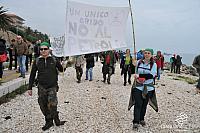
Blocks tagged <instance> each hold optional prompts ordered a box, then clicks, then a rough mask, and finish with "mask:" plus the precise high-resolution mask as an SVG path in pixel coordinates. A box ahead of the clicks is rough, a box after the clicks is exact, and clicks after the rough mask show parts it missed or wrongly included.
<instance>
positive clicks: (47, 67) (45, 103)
mask: <svg viewBox="0 0 200 133" xmlns="http://www.w3.org/2000/svg"><path fill="white" fill-rule="evenodd" d="M49 51H50V50H49V43H47V42H43V43H41V44H40V57H39V58H36V60H34V62H33V66H32V69H31V74H30V77H29V86H28V94H29V95H30V96H32V87H33V83H34V81H35V76H36V73H37V72H38V75H37V77H38V103H39V106H40V109H41V111H42V113H43V115H44V116H45V121H46V123H45V125H44V126H43V127H42V130H43V131H45V130H47V129H49V128H50V127H52V126H53V125H54V124H53V121H54V122H55V124H56V126H60V125H64V123H65V122H66V121H60V119H59V116H58V113H59V112H58V111H57V105H58V98H57V91H58V83H57V81H58V71H60V72H63V67H62V65H61V63H60V62H59V61H58V60H57V59H55V58H54V57H52V56H50V54H49Z"/></svg>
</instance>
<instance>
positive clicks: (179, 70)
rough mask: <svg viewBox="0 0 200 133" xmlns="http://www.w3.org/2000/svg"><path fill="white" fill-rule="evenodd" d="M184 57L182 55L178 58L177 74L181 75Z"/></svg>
mask: <svg viewBox="0 0 200 133" xmlns="http://www.w3.org/2000/svg"><path fill="white" fill-rule="evenodd" d="M181 60H182V57H180V55H177V56H176V73H178V74H180V73H181V65H182V61H181Z"/></svg>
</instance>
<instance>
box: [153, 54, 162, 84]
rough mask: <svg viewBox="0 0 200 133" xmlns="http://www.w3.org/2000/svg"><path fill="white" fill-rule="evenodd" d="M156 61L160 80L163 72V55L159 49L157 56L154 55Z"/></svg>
mask: <svg viewBox="0 0 200 133" xmlns="http://www.w3.org/2000/svg"><path fill="white" fill-rule="evenodd" d="M154 61H155V62H156V65H157V74H156V76H157V80H160V74H161V67H162V55H161V51H157V54H156V56H155V57H154Z"/></svg>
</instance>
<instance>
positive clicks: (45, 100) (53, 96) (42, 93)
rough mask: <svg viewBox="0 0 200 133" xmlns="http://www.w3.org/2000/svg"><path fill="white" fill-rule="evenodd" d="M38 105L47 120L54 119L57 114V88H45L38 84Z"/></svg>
mask: <svg viewBox="0 0 200 133" xmlns="http://www.w3.org/2000/svg"><path fill="white" fill-rule="evenodd" d="M38 96H39V97H38V103H39V106H40V109H41V111H42V113H43V115H44V116H45V119H53V118H54V117H55V115H57V114H58V112H57V105H58V100H57V86H55V87H51V88H47V89H46V88H44V87H43V86H41V85H40V84H38Z"/></svg>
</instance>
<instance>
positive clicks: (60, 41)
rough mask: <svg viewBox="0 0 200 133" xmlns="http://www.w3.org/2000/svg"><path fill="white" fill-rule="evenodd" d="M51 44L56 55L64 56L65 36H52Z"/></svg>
mask: <svg viewBox="0 0 200 133" xmlns="http://www.w3.org/2000/svg"><path fill="white" fill-rule="evenodd" d="M50 44H51V48H52V50H53V51H52V53H53V55H55V56H56V57H62V56H64V44H65V37H64V36H61V37H50Z"/></svg>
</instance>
